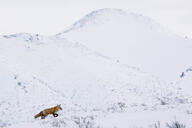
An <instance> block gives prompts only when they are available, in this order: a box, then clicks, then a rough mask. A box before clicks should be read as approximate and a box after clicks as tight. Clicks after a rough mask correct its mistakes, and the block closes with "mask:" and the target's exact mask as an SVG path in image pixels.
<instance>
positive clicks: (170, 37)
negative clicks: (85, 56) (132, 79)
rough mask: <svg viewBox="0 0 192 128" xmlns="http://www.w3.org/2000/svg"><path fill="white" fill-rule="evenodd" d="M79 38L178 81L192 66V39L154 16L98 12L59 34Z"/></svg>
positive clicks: (76, 39) (125, 60)
mask: <svg viewBox="0 0 192 128" xmlns="http://www.w3.org/2000/svg"><path fill="white" fill-rule="evenodd" d="M56 36H57V37H60V38H67V39H69V40H71V41H74V42H76V41H78V42H80V43H82V44H84V45H86V46H87V47H89V48H92V49H94V50H96V51H100V52H101V53H102V54H104V55H107V56H110V57H112V58H114V59H118V60H119V61H120V62H121V63H125V64H129V65H131V66H135V67H139V68H141V69H143V70H144V71H146V72H149V73H151V74H155V75H156V76H158V77H160V78H162V79H164V80H167V81H175V80H177V79H178V78H179V75H180V73H181V72H182V71H183V69H186V68H188V67H189V66H191V65H190V64H191V59H189V57H188V56H189V55H190V54H192V53H191V51H192V50H191V48H192V41H191V40H190V39H185V38H181V37H179V36H177V35H175V34H172V33H171V32H169V31H168V30H166V29H165V28H164V27H162V26H161V25H159V24H158V23H156V22H155V21H153V20H152V19H150V18H148V17H145V16H142V15H140V14H136V13H132V12H125V11H122V10H119V9H101V10H97V11H94V12H92V13H90V14H88V15H86V16H85V17H83V18H82V19H81V20H79V21H78V22H76V23H75V24H73V25H72V26H71V27H69V28H68V29H66V30H64V31H63V32H61V33H59V34H57V35H56Z"/></svg>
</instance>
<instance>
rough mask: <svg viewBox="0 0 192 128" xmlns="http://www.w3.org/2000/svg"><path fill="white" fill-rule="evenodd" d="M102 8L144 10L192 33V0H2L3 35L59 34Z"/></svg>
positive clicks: (176, 29)
mask: <svg viewBox="0 0 192 128" xmlns="http://www.w3.org/2000/svg"><path fill="white" fill-rule="evenodd" d="M101 8H120V9H124V10H130V11H132V12H137V13H141V14H143V15H145V16H149V17H151V18H153V19H154V20H156V21H157V22H159V23H160V24H162V25H163V26H165V27H166V28H168V29H169V30H171V31H173V32H175V33H177V34H180V35H183V36H184V35H187V36H190V37H192V0H0V35H3V34H12V33H17V32H29V33H40V34H46V35H51V34H56V33H58V32H60V31H62V30H64V29H65V28H66V27H68V26H70V25H72V24H73V23H74V22H75V21H77V20H79V19H80V18H81V17H82V16H84V15H86V14H88V13H90V12H91V11H93V10H96V9H101Z"/></svg>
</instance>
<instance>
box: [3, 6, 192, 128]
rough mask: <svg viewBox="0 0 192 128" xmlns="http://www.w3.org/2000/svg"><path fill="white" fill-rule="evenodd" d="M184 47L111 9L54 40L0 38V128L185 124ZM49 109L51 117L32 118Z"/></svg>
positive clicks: (187, 45) (187, 48)
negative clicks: (55, 113) (54, 108)
mask: <svg viewBox="0 0 192 128" xmlns="http://www.w3.org/2000/svg"><path fill="white" fill-rule="evenodd" d="M191 43H192V41H191V40H189V39H183V38H180V37H177V36H175V35H173V34H171V33H169V32H168V31H167V30H165V29H164V28H162V27H161V26H160V25H158V24H157V23H155V22H154V21H153V20H151V19H149V18H146V17H143V16H140V15H138V14H134V13H128V12H124V11H121V10H116V9H102V10H98V11H94V12H92V13H90V14H88V15H87V16H85V17H84V18H83V19H81V20H80V21H78V22H76V23H75V24H74V25H73V26H72V27H69V28H68V29H66V30H65V31H64V32H61V33H59V34H57V35H54V36H43V35H39V34H28V33H18V34H13V35H5V36H1V37H0V81H1V85H0V114H1V116H0V128H1V127H2V128H4V127H5V128H6V127H8V128H26V127H27V128H38V127H40V128H45V127H46V128H54V127H66V128H70V127H71V128H72V127H73V128H124V127H130V128H131V127H141V128H148V127H155V126H154V124H155V123H158V122H160V123H162V126H163V125H166V123H170V122H171V121H174V120H179V121H181V122H182V123H184V124H186V126H187V127H190V126H191V125H192V123H191V121H190V120H191V119H192V115H191V114H192V108H191V107H192V105H191V103H192V94H191V93H190V89H191V87H190V86H191V84H192V79H191V72H190V69H191V68H190V66H191V59H190V55H191V52H192V51H191V48H192V47H191V45H192V44H191ZM57 104H61V105H62V108H63V110H62V111H59V112H58V113H59V116H58V117H57V118H54V117H53V116H48V117H47V118H46V119H44V120H41V119H34V115H35V114H37V113H38V112H39V111H41V110H43V109H45V108H49V107H51V106H54V105H57Z"/></svg>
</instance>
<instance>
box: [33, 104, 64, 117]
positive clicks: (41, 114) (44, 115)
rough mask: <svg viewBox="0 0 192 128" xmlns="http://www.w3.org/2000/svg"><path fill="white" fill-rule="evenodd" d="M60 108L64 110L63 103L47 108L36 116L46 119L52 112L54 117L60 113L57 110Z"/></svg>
mask: <svg viewBox="0 0 192 128" xmlns="http://www.w3.org/2000/svg"><path fill="white" fill-rule="evenodd" d="M59 110H62V108H61V105H57V106H55V107H52V108H48V109H45V110H43V111H41V112H39V113H38V114H36V115H35V116H34V118H38V117H41V119H44V118H45V117H46V116H48V115H49V114H52V115H53V116H54V117H57V116H58V114H57V113H56V112H57V111H59Z"/></svg>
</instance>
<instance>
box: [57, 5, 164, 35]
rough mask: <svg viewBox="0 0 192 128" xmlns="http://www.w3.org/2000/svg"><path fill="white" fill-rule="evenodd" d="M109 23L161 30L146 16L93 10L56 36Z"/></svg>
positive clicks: (113, 10) (118, 11) (114, 10)
mask: <svg viewBox="0 0 192 128" xmlns="http://www.w3.org/2000/svg"><path fill="white" fill-rule="evenodd" d="M111 22H114V23H115V25H119V26H120V25H121V24H123V25H124V26H129V23H133V22H134V23H135V24H136V26H137V25H138V24H139V25H142V26H146V27H148V28H155V29H157V30H162V27H161V26H160V25H159V24H158V23H157V22H155V21H154V20H152V19H150V18H148V17H146V16H142V15H141V14H137V13H133V12H129V11H124V10H121V9H112V8H104V9H99V10H95V11H93V12H91V13H89V14H87V15H85V16H84V17H83V18H82V19H80V20H79V21H77V22H75V23H74V24H73V25H72V26H70V27H69V28H67V29H66V30H65V31H63V32H61V33H59V34H58V35H60V34H62V33H67V32H70V31H73V30H78V29H80V28H86V27H95V26H100V25H105V24H109V23H111Z"/></svg>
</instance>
